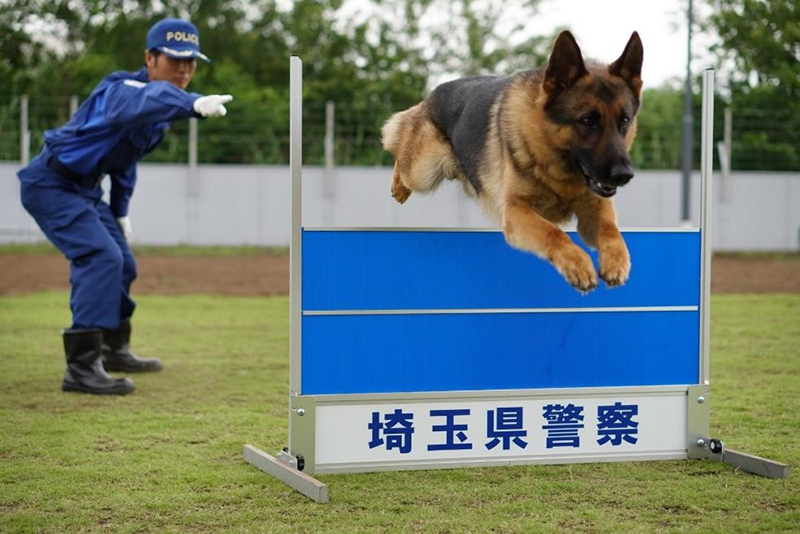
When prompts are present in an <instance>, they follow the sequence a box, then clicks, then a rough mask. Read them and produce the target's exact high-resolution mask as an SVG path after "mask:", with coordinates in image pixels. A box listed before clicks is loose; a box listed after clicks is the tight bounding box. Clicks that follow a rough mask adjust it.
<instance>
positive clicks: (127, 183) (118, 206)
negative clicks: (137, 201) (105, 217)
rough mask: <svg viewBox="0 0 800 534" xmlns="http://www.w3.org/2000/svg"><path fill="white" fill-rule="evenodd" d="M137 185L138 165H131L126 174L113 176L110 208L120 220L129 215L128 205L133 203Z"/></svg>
mask: <svg viewBox="0 0 800 534" xmlns="http://www.w3.org/2000/svg"><path fill="white" fill-rule="evenodd" d="M135 185H136V165H131V166H130V168H129V169H128V170H127V171H125V172H124V173H115V174H113V175H112V176H111V192H110V194H109V206H110V207H111V213H113V214H114V217H116V218H120V217H125V216H126V215H128V204H129V203H130V201H131V195H132V194H133V188H134V186H135Z"/></svg>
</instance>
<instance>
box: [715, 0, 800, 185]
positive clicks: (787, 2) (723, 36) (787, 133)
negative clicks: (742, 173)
mask: <svg viewBox="0 0 800 534" xmlns="http://www.w3.org/2000/svg"><path fill="white" fill-rule="evenodd" d="M707 2H708V5H709V6H711V8H712V11H713V13H712V14H711V15H710V16H709V17H708V20H707V21H706V23H705V25H704V26H705V28H706V29H707V30H710V31H713V32H715V33H716V34H717V35H718V36H719V40H720V41H719V43H718V44H717V45H715V46H714V47H713V50H714V51H715V52H716V53H717V55H718V56H719V58H720V63H721V64H725V63H726V61H727V63H728V64H732V65H733V67H734V68H733V70H731V71H730V72H728V80H727V82H728V86H729V87H728V89H729V90H730V97H729V98H730V103H729V105H730V107H731V109H732V112H733V113H732V114H733V139H732V150H731V152H732V167H733V168H734V169H750V170H797V169H798V168H800V140H799V139H800V138H798V136H797V131H798V128H800V118H799V114H798V112H800V69H798V64H800V12H798V9H797V3H796V2H795V1H793V0H769V1H766V0H707ZM723 72H726V71H723Z"/></svg>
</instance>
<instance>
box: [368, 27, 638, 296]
mask: <svg viewBox="0 0 800 534" xmlns="http://www.w3.org/2000/svg"><path fill="white" fill-rule="evenodd" d="M642 55H643V51H642V43H641V40H640V39H639V35H638V34H637V33H636V32H634V33H633V34H632V35H631V38H630V40H629V41H628V44H627V45H626V46H625V50H624V51H623V52H622V55H621V56H620V57H619V59H617V60H616V61H615V62H613V63H612V64H611V65H608V66H606V65H599V64H592V63H586V62H584V60H583V56H582V54H581V51H580V48H579V47H578V44H577V43H576V42H575V39H574V37H573V36H572V34H570V33H569V32H562V33H561V34H560V35H559V36H558V38H557V39H556V42H555V45H554V46H553V51H552V53H551V55H550V59H549V61H548V64H547V66H546V67H545V68H542V69H538V70H530V71H524V72H521V73H518V74H515V75H512V76H508V77H493V76H479V77H471V78H462V79H459V80H455V81H452V82H448V83H445V84H442V85H440V86H439V87H437V88H436V89H435V90H434V91H432V92H431V93H430V95H428V96H427V97H426V98H425V99H424V100H423V101H422V102H420V103H419V104H417V105H416V106H414V107H412V108H409V109H407V110H406V111H402V112H399V113H396V114H394V115H393V116H392V117H390V118H389V120H388V121H387V122H386V124H385V125H384V127H383V146H384V147H385V148H386V150H388V151H389V152H390V153H392V155H394V157H395V168H394V175H393V177H392V186H391V190H392V196H393V197H394V198H395V199H396V200H397V201H398V202H400V203H401V204H402V203H403V202H405V201H406V200H407V199H408V197H409V196H410V195H411V193H412V191H416V192H420V193H424V192H428V191H432V190H434V189H435V188H436V187H437V186H438V185H439V184H440V183H441V182H442V181H443V180H444V179H454V180H459V181H461V182H462V184H463V186H464V189H465V191H466V192H467V194H469V195H470V196H473V197H475V198H477V199H478V201H479V202H480V204H481V205H482V206H483V208H484V209H485V210H486V211H487V212H489V213H490V214H492V215H495V216H496V217H497V218H498V219H499V220H500V221H501V222H502V229H503V233H504V235H505V238H506V241H507V242H508V243H509V244H510V245H512V246H513V247H516V248H519V249H522V250H526V251H529V252H532V253H534V254H536V255H537V256H539V257H541V258H544V259H547V260H548V261H550V262H551V263H552V264H553V265H554V266H555V268H556V269H558V271H559V272H560V273H561V274H562V275H563V276H564V278H565V279H566V280H567V282H569V283H570V284H571V285H572V286H574V287H575V288H576V289H578V290H579V291H583V292H586V291H590V290H592V289H594V288H595V287H596V286H597V283H598V282H597V273H596V272H595V269H594V266H593V265H592V261H591V259H590V257H589V255H588V254H586V252H584V250H583V249H581V248H580V247H578V246H577V245H576V244H574V243H573V242H572V240H571V239H570V238H569V236H568V235H567V234H566V233H564V232H563V231H562V230H561V229H559V227H558V226H557V225H559V224H561V223H564V222H567V221H569V220H570V219H571V218H572V217H573V216H577V219H578V232H579V233H580V235H581V237H582V239H583V241H584V242H585V243H586V244H588V245H589V246H591V247H593V248H596V249H597V250H598V258H599V260H598V261H599V274H600V278H602V279H603V280H604V281H605V282H606V284H607V285H609V286H617V285H621V284H624V283H625V282H626V280H627V279H628V274H629V272H630V268H631V263H630V255H629V254H628V249H627V247H626V246H625V242H624V241H623V239H622V236H621V235H620V232H619V230H618V228H617V224H616V213H615V211H614V206H613V204H612V201H611V198H610V197H612V196H613V195H614V194H615V193H616V188H617V187H618V186H622V185H625V184H626V183H628V182H629V181H630V180H631V178H633V167H632V165H631V161H630V157H629V156H628V151H629V150H630V147H631V145H632V143H633V139H634V137H635V135H636V113H637V112H638V109H639V103H640V95H641V88H642V80H641V68H642Z"/></svg>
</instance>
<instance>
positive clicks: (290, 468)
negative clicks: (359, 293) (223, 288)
mask: <svg viewBox="0 0 800 534" xmlns="http://www.w3.org/2000/svg"><path fill="white" fill-rule="evenodd" d="M289 112H290V118H289V174H290V180H291V185H290V191H291V202H290V205H291V207H290V210H291V219H292V222H291V225H292V226H291V234H290V236H289V291H290V296H289V435H288V442H289V446H288V447H286V448H285V449H284V450H283V451H281V452H279V453H278V454H277V455H276V456H274V457H273V456H271V455H269V454H267V453H266V452H264V451H262V450H260V449H258V448H257V447H254V446H253V445H250V444H246V445H245V446H244V459H245V461H247V462H249V463H251V464H253V465H254V466H256V467H258V468H259V469H261V470H262V471H265V472H267V473H269V474H271V475H272V476H274V477H275V478H278V479H280V480H281V481H283V482H284V483H285V484H287V485H288V486H290V487H292V488H294V489H296V490H297V491H299V492H300V493H302V494H303V495H305V496H306V497H308V498H310V499H312V500H314V501H316V502H319V503H325V502H328V486H327V485H326V484H323V483H322V482H320V481H319V480H317V479H315V478H313V477H311V476H309V475H308V474H306V473H303V468H304V463H305V460H304V458H303V455H301V454H299V453H298V452H297V451H296V450H295V449H296V446H297V444H296V441H297V440H295V439H294V437H295V436H298V435H299V436H300V437H301V440H305V441H311V442H312V443H313V439H314V438H313V432H314V430H313V403H310V404H308V406H306V405H304V404H303V402H302V401H301V400H299V395H300V393H301V381H300V380H301V369H302V366H301V354H302V353H301V342H302V336H301V330H300V329H301V322H302V318H303V310H302V304H303V300H302V239H303V62H302V61H301V60H300V58H299V57H297V56H292V57H291V58H290V60H289ZM306 412H308V416H306V417H304V415H305V414H306ZM296 418H299V419H296ZM295 421H297V422H298V423H300V424H295V423H294V422H295ZM303 423H305V424H303ZM306 454H309V453H308V452H307V453H306ZM309 455H310V456H311V455H313V451H312V452H311V454H309ZM311 460H312V461H313V457H312V459H311Z"/></svg>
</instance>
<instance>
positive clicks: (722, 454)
mask: <svg viewBox="0 0 800 534" xmlns="http://www.w3.org/2000/svg"><path fill="white" fill-rule="evenodd" d="M710 394H711V390H710V388H709V387H708V386H707V385H700V386H697V385H695V386H689V391H688V395H689V398H688V404H687V406H688V414H687V415H688V417H687V434H686V441H687V443H686V451H687V453H688V457H689V458H693V459H705V460H714V461H717V462H722V463H724V464H728V465H731V466H733V467H734V468H736V470H737V471H747V472H748V473H753V474H754V475H760V476H762V477H767V478H789V466H788V465H787V464H783V463H780V462H776V461H774V460H769V459H767V458H761V457H759V456H753V455H752V454H746V453H743V452H739V451H735V450H733V449H729V448H727V447H726V446H725V444H724V443H723V442H722V441H721V440H719V439H716V438H711V437H709V428H708V421H709V415H710V401H711V398H710Z"/></svg>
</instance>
